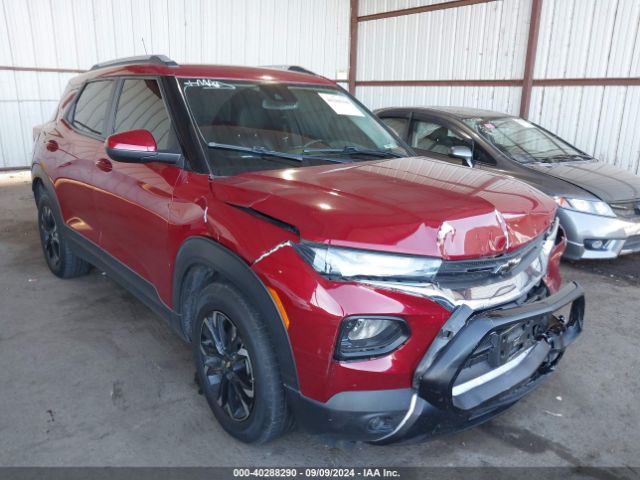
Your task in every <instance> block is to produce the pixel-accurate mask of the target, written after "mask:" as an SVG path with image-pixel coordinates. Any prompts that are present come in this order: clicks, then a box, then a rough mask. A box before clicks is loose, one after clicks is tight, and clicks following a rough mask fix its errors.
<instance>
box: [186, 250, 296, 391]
mask: <svg viewBox="0 0 640 480" xmlns="http://www.w3.org/2000/svg"><path fill="white" fill-rule="evenodd" d="M195 266H206V267H208V268H210V269H211V270H213V271H214V272H216V274H219V275H220V276H222V277H223V278H225V279H226V280H228V281H229V282H230V283H232V284H233V285H235V286H236V287H238V288H240V289H241V290H242V292H243V293H244V294H245V295H247V297H249V298H250V299H251V300H252V302H253V305H254V306H255V307H256V308H257V309H258V311H259V312H260V313H261V314H262V315H263V317H264V319H265V327H266V328H267V331H268V333H269V337H270V338H271V341H272V342H273V343H274V346H275V348H274V350H275V353H276V357H277V358H278V364H279V367H280V372H281V375H282V381H283V383H284V384H285V386H287V387H289V388H293V389H296V390H297V389H298V375H297V370H296V366H295V359H294V356H293V350H292V348H291V343H290V341H289V334H288V333H287V330H286V328H285V326H284V321H283V320H282V317H281V315H280V312H279V311H278V308H277V307H276V304H275V302H274V300H273V298H272V297H271V295H270V294H269V292H268V291H267V288H266V286H265V285H264V283H262V281H261V280H260V278H259V277H258V276H257V275H256V273H255V272H254V271H253V270H251V268H250V267H249V266H248V265H247V264H246V263H245V262H244V261H243V260H242V259H241V258H240V257H239V256H237V255H236V254H235V253H233V252H232V251H230V250H229V249H227V248H225V247H223V246H222V245H220V244H219V243H217V242H215V241H214V240H212V239H210V238H206V237H192V238H189V239H187V240H185V241H184V242H183V244H182V245H181V247H180V249H179V251H178V254H177V255H176V262H175V266H174V270H173V305H174V309H175V310H176V311H177V312H178V313H179V314H180V313H182V312H181V311H180V309H181V307H180V305H181V299H182V295H183V294H182V286H183V285H182V284H183V280H184V279H185V276H186V275H187V273H188V271H189V269H190V268H191V267H195ZM182 335H183V336H186V335H185V332H184V331H183V332H182Z"/></svg>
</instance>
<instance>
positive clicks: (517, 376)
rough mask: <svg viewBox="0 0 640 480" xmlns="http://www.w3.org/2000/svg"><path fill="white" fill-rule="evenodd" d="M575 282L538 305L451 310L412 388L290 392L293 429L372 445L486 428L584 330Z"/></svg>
mask: <svg viewBox="0 0 640 480" xmlns="http://www.w3.org/2000/svg"><path fill="white" fill-rule="evenodd" d="M584 305H585V304H584V293H583V291H582V288H581V287H580V286H579V285H577V284H576V283H571V284H568V285H567V286H565V287H564V288H563V289H562V290H560V291H559V292H558V293H556V294H554V295H552V296H549V297H547V298H544V299H542V300H539V301H536V302H531V303H527V304H524V305H519V306H512V307H505V306H503V307H499V308H496V309H494V310H489V311H485V312H480V313H474V312H472V311H471V310H470V309H468V308H466V307H459V308H458V309H456V311H455V312H454V314H453V315H452V317H451V318H450V320H449V321H447V323H446V324H445V325H444V326H443V328H442V330H441V332H440V334H439V335H438V338H436V340H435V341H434V342H433V343H432V345H431V347H430V348H429V350H428V351H427V352H426V354H425V356H424V357H423V359H422V361H421V362H420V364H419V365H418V367H417V368H416V370H415V373H414V379H413V386H412V388H406V389H395V390H376V391H347V392H341V393H339V394H337V395H334V397H332V398H331V399H330V400H329V401H328V402H326V403H321V402H316V401H314V400H311V399H309V398H306V397H304V396H302V395H301V394H300V393H299V392H293V391H290V392H289V393H290V395H289V399H290V405H291V406H292V408H293V410H294V413H295V415H296V418H297V420H298V423H299V424H301V425H302V426H303V427H305V428H306V429H308V430H311V431H313V432H315V433H324V434H328V435H332V436H338V437H340V438H344V439H351V440H363V441H369V442H374V443H391V442H395V441H398V440H403V439H408V438H416V437H417V438H430V437H434V436H437V435H442V434H446V433H451V432H455V431H460V430H465V429H467V428H470V427H472V426H474V425H476V424H479V423H481V422H484V421H486V420H488V419H490V418H492V417H494V416H495V415H497V414H499V413H500V412H502V411H504V410H505V409H506V408H508V407H509V406H511V405H513V404H514V403H515V402H516V401H517V400H519V399H520V398H522V397H523V396H524V395H526V394H527V393H528V392H530V391H531V390H532V389H533V388H535V387H536V386H537V385H538V384H540V382H542V381H543V380H544V379H545V378H547V376H548V375H549V374H550V373H551V372H552V371H553V370H554V368H555V366H556V364H557V362H558V361H559V360H560V358H561V357H562V355H563V353H564V351H565V349H566V347H567V346H568V345H569V344H571V343H572V342H573V341H574V340H575V339H576V338H577V337H578V335H579V334H580V332H581V331H582V323H583V318H584Z"/></svg>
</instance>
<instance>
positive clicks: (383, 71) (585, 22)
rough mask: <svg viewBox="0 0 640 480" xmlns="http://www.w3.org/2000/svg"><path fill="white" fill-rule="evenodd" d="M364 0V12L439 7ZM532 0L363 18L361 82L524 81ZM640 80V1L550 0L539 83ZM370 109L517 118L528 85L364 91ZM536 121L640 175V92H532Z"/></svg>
mask: <svg viewBox="0 0 640 480" xmlns="http://www.w3.org/2000/svg"><path fill="white" fill-rule="evenodd" d="M436 3H443V2H442V1H428V0H360V8H359V12H358V14H359V15H360V16H364V15H371V14H376V13H382V12H387V11H392V10H399V9H403V8H412V7H417V6H425V5H432V4H436ZM530 13H531V0H502V1H494V2H490V3H485V4H477V5H469V6H465V7H460V8H454V9H447V10H436V11H431V12H424V13H418V14H412V15H405V16H400V17H392V18H384V19H376V20H369V21H364V22H360V24H359V31H358V33H359V35H358V65H357V67H358V68H357V81H370V80H507V79H513V80H519V79H522V78H523V75H524V62H525V57H526V48H527V36H528V31H529V20H530ZM588 77H624V78H628V77H640V0H543V3H542V16H541V23H540V33H539V43H538V52H537V61H536V65H535V70H534V79H558V78H588ZM356 94H357V96H358V97H359V98H360V99H361V100H362V101H363V102H364V103H365V104H367V105H368V106H369V107H371V108H380V107H388V106H400V105H401V106H405V105H462V106H470V107H478V108H488V109H492V110H498V111H503V112H506V113H510V114H517V113H518V112H519V107H520V97H521V95H520V94H521V87H511V86H501V87H487V86H467V87H446V86H437V87H434V86H422V87H415V86H358V87H357V89H356ZM529 118H530V119H531V120H533V121H535V122H538V123H540V124H542V125H543V126H545V127H546V128H549V129H550V130H552V131H554V132H557V133H558V134H559V135H560V136H562V137H564V138H566V139H567V140H569V141H570V142H573V143H575V144H576V145H577V146H578V147H579V148H581V149H583V150H585V151H587V152H589V153H591V154H593V155H595V156H596V157H598V158H600V159H602V160H604V161H607V162H609V163H612V164H615V165H619V166H620V167H622V168H626V169H628V170H630V171H632V172H635V173H640V135H638V134H637V133H636V130H637V129H638V127H640V87H638V86H628V87H622V86H607V87H603V86H571V87H568V86H553V87H551V86H550V87H535V86H534V88H533V91H532V99H531V109H530V115H529Z"/></svg>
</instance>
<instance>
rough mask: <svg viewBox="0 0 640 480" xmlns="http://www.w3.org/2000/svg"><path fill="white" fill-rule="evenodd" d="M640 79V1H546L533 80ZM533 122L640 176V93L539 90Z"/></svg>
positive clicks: (617, 89)
mask: <svg viewBox="0 0 640 480" xmlns="http://www.w3.org/2000/svg"><path fill="white" fill-rule="evenodd" d="M585 77H602V78H607V77H623V78H627V77H640V0H604V1H603V0H544V2H543V4H542V15H541V19H540V38H539V41H538V57H537V61H536V67H535V71H534V78H536V79H547V78H585ZM530 118H531V120H533V121H534V122H538V123H540V124H542V125H544V126H545V127H546V128H548V129H550V130H552V131H554V132H557V133H558V134H559V135H560V136H561V137H563V138H566V139H567V140H569V141H570V142H572V143H575V144H576V145H577V146H578V147H580V148H581V149H583V150H585V151H587V152H589V153H590V154H592V155H594V156H596V157H597V158H600V159H602V160H606V161H607V162H609V163H612V164H614V165H618V166H620V167H622V168H625V169H627V170H629V171H632V172H634V173H640V135H638V130H639V128H640V87H638V86H629V87H623V86H607V87H602V86H575V87H573V86H572V87H534V88H533V91H532V95H531V112H530Z"/></svg>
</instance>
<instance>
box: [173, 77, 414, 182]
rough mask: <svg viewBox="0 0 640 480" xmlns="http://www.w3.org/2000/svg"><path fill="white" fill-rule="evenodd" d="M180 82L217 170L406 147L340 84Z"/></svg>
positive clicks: (398, 152)
mask: <svg viewBox="0 0 640 480" xmlns="http://www.w3.org/2000/svg"><path fill="white" fill-rule="evenodd" d="M180 85H181V87H182V90H183V93H184V97H185V99H186V101H187V104H188V107H189V110H190V112H191V115H192V117H193V120H194V122H195V124H196V126H197V127H198V129H199V131H200V134H201V135H202V137H203V139H204V141H205V142H206V143H207V144H208V145H209V147H210V148H209V159H210V162H211V164H212V166H213V169H214V172H216V173H217V174H218V175H234V174H237V173H241V172H245V171H252V170H268V169H274V168H287V167H292V166H298V167H299V166H306V165H315V164H321V163H323V162H327V161H358V160H375V159H379V158H388V157H394V156H405V155H407V154H408V152H407V151H406V150H405V149H404V148H402V147H401V146H399V145H398V143H397V141H396V139H395V138H394V137H393V136H392V135H391V134H390V133H389V132H388V131H387V130H386V129H385V128H384V127H383V126H382V125H381V124H380V121H379V120H378V119H377V118H376V117H374V115H373V114H371V113H370V112H369V111H367V110H366V109H364V108H362V107H360V106H359V105H358V104H357V103H356V102H354V101H353V100H352V99H351V98H350V97H349V96H348V95H347V94H345V93H344V92H343V91H342V90H340V89H337V88H333V87H324V86H317V85H297V84H283V83H269V82H266V83H259V82H246V81H226V80H225V81H223V80H216V79H208V78H200V79H195V78H194V79H191V78H188V79H181V80H180ZM234 148H235V150H234ZM265 152H268V153H265Z"/></svg>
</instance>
